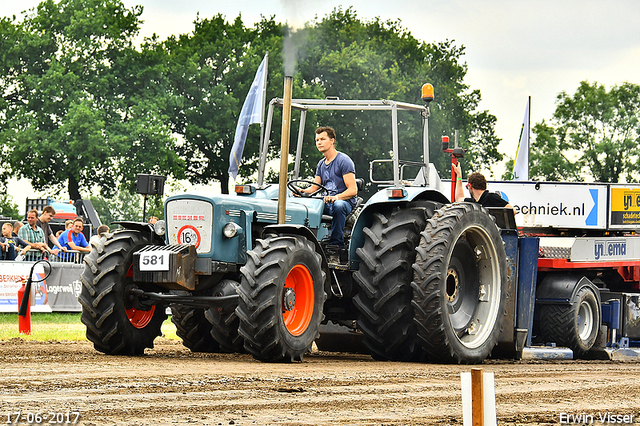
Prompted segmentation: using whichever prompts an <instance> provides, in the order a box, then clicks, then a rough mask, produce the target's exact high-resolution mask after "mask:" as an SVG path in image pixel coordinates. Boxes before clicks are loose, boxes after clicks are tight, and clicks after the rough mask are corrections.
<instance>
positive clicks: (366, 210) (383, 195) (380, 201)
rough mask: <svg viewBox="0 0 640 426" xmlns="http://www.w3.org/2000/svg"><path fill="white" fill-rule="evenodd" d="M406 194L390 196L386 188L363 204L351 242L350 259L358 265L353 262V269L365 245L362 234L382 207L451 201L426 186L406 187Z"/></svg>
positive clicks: (447, 202)
mask: <svg viewBox="0 0 640 426" xmlns="http://www.w3.org/2000/svg"><path fill="white" fill-rule="evenodd" d="M404 190H405V192H406V196H405V197H403V198H390V197H389V196H388V195H387V192H386V189H383V190H381V191H378V192H377V193H375V194H374V195H373V196H372V197H371V198H370V199H369V201H367V203H366V204H365V205H364V206H363V208H362V211H361V212H360V213H359V214H358V218H357V219H356V223H355V224H354V226H353V230H352V231H351V242H350V243H349V259H352V260H353V261H355V262H356V265H353V264H352V269H353V267H354V266H356V268H355V269H357V263H358V262H359V261H358V257H357V255H356V250H357V249H358V248H360V247H362V246H363V245H364V236H363V234H362V232H363V229H364V228H365V227H370V226H371V224H372V223H373V215H374V214H375V213H377V212H379V211H381V210H382V209H387V208H389V207H390V206H400V207H403V206H406V205H407V204H409V203H410V202H413V201H418V200H422V201H435V202H438V203H442V204H449V203H450V201H449V199H448V198H447V197H445V196H444V194H442V192H440V191H437V190H435V189H433V188H424V187H410V186H408V187H405V188H404Z"/></svg>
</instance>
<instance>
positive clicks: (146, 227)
mask: <svg viewBox="0 0 640 426" xmlns="http://www.w3.org/2000/svg"><path fill="white" fill-rule="evenodd" d="M112 224H114V225H120V226H122V227H123V228H125V229H130V230H132V231H139V232H141V233H142V234H143V235H151V237H152V239H153V242H154V243H155V244H166V242H165V239H164V237H161V236H159V235H157V234H156V233H155V232H154V230H153V225H151V224H150V223H145V222H133V221H126V220H121V221H117V222H112Z"/></svg>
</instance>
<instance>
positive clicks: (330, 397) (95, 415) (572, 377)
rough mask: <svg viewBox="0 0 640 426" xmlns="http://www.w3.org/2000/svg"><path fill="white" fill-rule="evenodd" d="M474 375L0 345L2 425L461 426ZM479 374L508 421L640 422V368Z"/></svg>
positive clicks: (416, 367) (516, 367)
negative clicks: (466, 382) (464, 388)
mask: <svg viewBox="0 0 640 426" xmlns="http://www.w3.org/2000/svg"><path fill="white" fill-rule="evenodd" d="M470 368H471V367H469V366H457V365H432V364H415V363H395V362H377V361H374V360H372V359H371V358H370V357H369V356H366V355H355V354H345V353H329V352H316V353H313V354H310V355H307V356H306V357H305V359H304V361H303V362H299V363H293V364H265V363H260V362H257V361H255V360H253V358H251V357H250V356H248V355H238V354H233V355H230V354H194V353H191V352H190V351H189V350H188V349H186V348H185V347H183V346H182V345H181V344H180V343H178V342H176V341H173V340H167V339H161V338H160V339H158V340H157V341H156V346H155V348H154V349H153V350H147V353H146V354H145V356H141V357H124V356H107V355H103V354H101V353H99V352H96V351H95V350H94V349H93V347H92V345H91V344H90V343H87V342H55V343H41V342H27V341H23V340H21V339H13V340H10V341H5V342H0V371H1V374H0V414H1V415H2V416H3V417H0V423H7V422H8V421H9V422H12V423H13V422H15V420H16V419H15V416H16V415H15V414H14V413H15V412H18V411H21V412H22V415H21V419H20V420H19V421H18V422H15V424H33V423H34V422H36V420H35V419H36V417H35V413H41V414H42V416H43V419H42V420H41V422H42V423H43V424H56V422H58V421H60V422H59V423H66V420H67V418H66V417H65V416H66V413H70V417H69V419H70V421H73V420H75V417H76V415H75V414H72V413H74V412H78V413H79V421H78V423H77V424H83V425H183V424H193V425H462V400H461V391H460V372H462V371H470ZM481 368H482V369H483V370H484V371H485V372H494V373H495V384H496V385H495V388H496V406H497V408H496V409H497V416H498V424H500V425H556V424H582V423H581V422H580V421H576V417H577V416H580V415H582V416H586V417H582V418H583V419H586V422H585V423H586V424H607V423H606V422H602V418H603V417H604V416H605V415H606V414H607V413H610V414H612V415H614V414H615V415H620V417H609V420H611V419H613V420H622V421H624V420H625V419H624V417H622V416H624V415H626V416H627V418H626V420H627V421H629V420H631V416H633V421H632V423H633V424H640V380H639V379H638V377H640V363H622V362H611V361H585V362H578V361H544V362H541V361H535V362H533V361H519V362H505V361H487V362H485V363H484V364H483V365H482V366H481ZM28 413H32V414H30V417H29V418H28V417H27V416H26V414H28ZM61 413H62V414H61ZM570 416H576V417H570ZM52 417H53V418H54V419H53V420H52ZM62 420H64V421H62ZM609 424H611V422H610V423H609ZM617 424H619V422H618V423H617Z"/></svg>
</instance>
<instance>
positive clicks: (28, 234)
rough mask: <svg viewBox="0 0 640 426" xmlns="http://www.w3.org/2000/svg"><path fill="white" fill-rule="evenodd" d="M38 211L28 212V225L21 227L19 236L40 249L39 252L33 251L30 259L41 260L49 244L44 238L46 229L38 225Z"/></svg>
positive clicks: (34, 247)
mask: <svg viewBox="0 0 640 426" xmlns="http://www.w3.org/2000/svg"><path fill="white" fill-rule="evenodd" d="M37 222H38V211H37V210H36V209H33V210H29V211H28V212H27V225H26V226H23V227H21V228H20V231H18V236H19V237H20V238H22V239H23V240H24V241H25V242H26V243H27V244H29V245H30V246H31V248H33V249H36V250H39V251H40V252H39V253H32V254H30V256H29V260H40V259H42V254H43V253H44V252H46V251H47V244H46V243H45V239H44V231H43V230H42V228H40V227H38V226H37V225H36V223H37Z"/></svg>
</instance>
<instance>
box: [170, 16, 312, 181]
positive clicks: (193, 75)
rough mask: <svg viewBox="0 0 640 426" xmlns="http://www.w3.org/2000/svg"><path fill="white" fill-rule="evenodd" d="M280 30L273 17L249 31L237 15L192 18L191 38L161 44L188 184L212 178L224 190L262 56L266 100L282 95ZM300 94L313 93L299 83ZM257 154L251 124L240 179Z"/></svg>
mask: <svg viewBox="0 0 640 426" xmlns="http://www.w3.org/2000/svg"><path fill="white" fill-rule="evenodd" d="M282 32H283V26H282V25H281V24H278V23H276V22H275V21H274V20H273V18H271V19H267V18H263V19H262V20H261V21H260V22H259V23H258V24H256V26H255V27H254V28H247V27H245V26H244V24H243V23H242V20H241V18H240V17H237V18H236V19H235V20H234V21H232V22H230V21H227V20H226V19H225V18H224V17H223V16H222V15H216V16H214V17H212V18H211V19H200V18H198V19H196V21H195V22H194V30H193V32H192V33H191V34H182V35H180V36H172V37H170V38H169V39H167V40H166V41H164V42H163V43H162V46H163V48H164V49H165V50H166V52H167V54H168V65H167V68H168V76H169V79H170V81H171V87H172V89H171V90H172V98H171V102H169V103H168V105H167V115H168V116H169V117H170V121H171V125H172V130H173V131H174V132H175V133H177V134H179V135H181V137H182V143H180V144H179V145H178V147H177V149H178V152H179V153H180V155H181V156H182V157H183V158H185V159H188V160H187V163H186V176H187V178H188V179H189V181H190V182H192V183H194V184H203V183H205V184H206V183H208V182H211V181H212V180H214V179H215V180H218V181H220V182H221V187H222V191H223V192H226V191H227V188H228V179H229V175H228V169H229V154H230V152H231V147H232V145H233V140H234V135H235V130H236V124H237V122H238V116H239V114H240V110H241V109H242V104H243V102H244V100H245V98H246V95H247V93H248V91H249V88H250V86H251V83H252V81H253V79H254V76H255V73H256V71H257V69H258V67H259V65H260V62H261V61H262V58H263V57H264V55H265V54H266V52H269V75H268V86H267V100H269V99H271V98H274V97H276V96H280V97H281V96H282V90H283V89H282V81H283V79H282V58H281V52H282ZM301 94H309V95H312V94H313V93H312V90H310V89H308V88H302V87H301V86H300V85H299V84H298V85H297V86H296V95H297V96H300V95H301ZM315 94H316V95H317V94H318V93H315ZM277 114H278V115H276V121H274V122H277V118H278V117H279V113H277ZM274 130H276V132H275V133H276V134H277V131H278V130H277V129H274ZM258 152H259V126H257V125H253V126H251V127H250V129H249V135H248V137H247V142H246V144H245V148H244V154H243V164H242V165H241V168H240V174H241V176H248V175H249V174H250V173H252V172H254V171H255V170H256V169H257V165H258V163H257V156H258Z"/></svg>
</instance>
